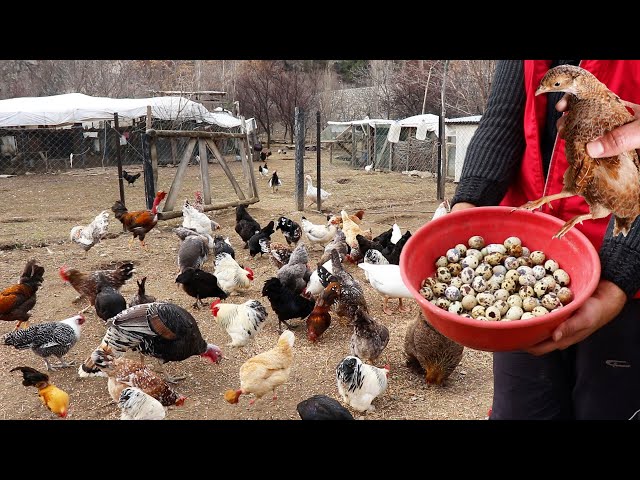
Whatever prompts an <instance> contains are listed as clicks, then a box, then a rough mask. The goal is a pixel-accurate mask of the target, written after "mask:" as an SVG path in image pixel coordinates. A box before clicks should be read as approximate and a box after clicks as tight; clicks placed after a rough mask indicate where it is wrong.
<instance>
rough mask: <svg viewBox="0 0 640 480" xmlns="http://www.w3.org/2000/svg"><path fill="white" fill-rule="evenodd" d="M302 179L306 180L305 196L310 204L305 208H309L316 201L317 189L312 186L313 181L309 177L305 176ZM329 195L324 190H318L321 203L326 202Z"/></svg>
mask: <svg viewBox="0 0 640 480" xmlns="http://www.w3.org/2000/svg"><path fill="white" fill-rule="evenodd" d="M304 178H305V179H306V180H307V191H306V193H305V195H306V197H307V199H308V200H309V202H310V203H309V205H307V208H309V207H310V206H311V205H313V204H314V203H316V201H317V200H318V189H317V187H314V186H313V180H311V175H305V176H304ZM329 195H331V193H329V192H327V191H326V190H323V189H322V188H321V189H320V201H322V202H324V201H326V200H327V199H328V198H329Z"/></svg>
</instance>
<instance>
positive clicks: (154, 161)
mask: <svg viewBox="0 0 640 480" xmlns="http://www.w3.org/2000/svg"><path fill="white" fill-rule="evenodd" d="M150 140H151V168H153V187H154V189H155V191H156V192H157V191H158V146H157V145H156V144H157V142H158V139H157V138H156V137H150ZM118 143H120V141H119V139H118Z"/></svg>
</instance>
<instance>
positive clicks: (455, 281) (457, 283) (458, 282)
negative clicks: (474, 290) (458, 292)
mask: <svg viewBox="0 0 640 480" xmlns="http://www.w3.org/2000/svg"><path fill="white" fill-rule="evenodd" d="M449 285H453V286H454V287H458V288H460V287H461V286H462V280H460V277H451V281H450V282H449Z"/></svg>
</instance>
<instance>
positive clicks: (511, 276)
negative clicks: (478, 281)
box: [504, 270, 520, 283]
mask: <svg viewBox="0 0 640 480" xmlns="http://www.w3.org/2000/svg"><path fill="white" fill-rule="evenodd" d="M519 278H520V274H519V273H518V272H517V270H507V273H505V274H504V279H505V280H512V281H514V282H516V283H518V279H519Z"/></svg>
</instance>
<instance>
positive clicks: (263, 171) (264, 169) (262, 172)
mask: <svg viewBox="0 0 640 480" xmlns="http://www.w3.org/2000/svg"><path fill="white" fill-rule="evenodd" d="M260 155H262V153H261V154H260ZM265 159H266V157H265V158H264V159H262V161H264V160H265ZM258 172H260V175H262V176H263V177H268V176H269V167H268V166H267V163H266V162H265V164H264V165H258Z"/></svg>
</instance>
